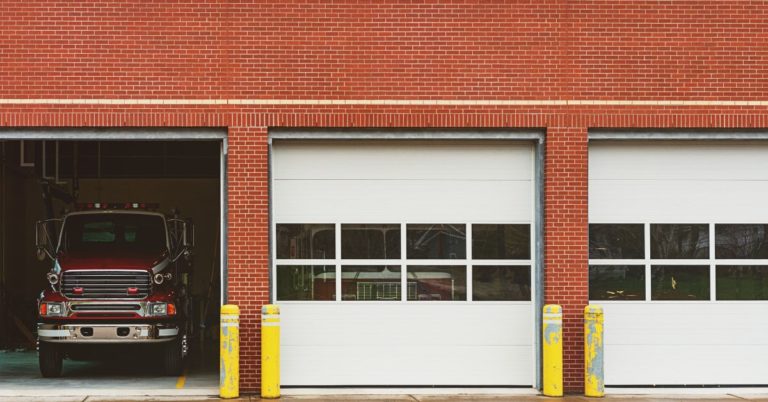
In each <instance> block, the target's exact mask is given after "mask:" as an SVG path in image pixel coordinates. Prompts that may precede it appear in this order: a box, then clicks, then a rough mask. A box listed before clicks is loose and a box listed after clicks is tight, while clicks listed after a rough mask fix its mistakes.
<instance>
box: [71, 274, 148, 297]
mask: <svg viewBox="0 0 768 402" xmlns="http://www.w3.org/2000/svg"><path fill="white" fill-rule="evenodd" d="M150 281H151V279H150V277H149V272H146V271H67V272H64V274H63V275H62V277H61V292H62V293H64V296H67V297H68V298H70V299H143V298H145V297H147V296H148V295H149V287H150ZM80 288H82V289H80ZM131 288H135V292H130V293H129V289H131Z"/></svg>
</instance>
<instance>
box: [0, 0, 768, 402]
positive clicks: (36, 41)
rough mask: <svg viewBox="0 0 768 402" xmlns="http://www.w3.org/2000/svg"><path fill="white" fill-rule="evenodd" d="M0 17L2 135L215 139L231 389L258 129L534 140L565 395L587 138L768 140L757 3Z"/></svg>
mask: <svg viewBox="0 0 768 402" xmlns="http://www.w3.org/2000/svg"><path fill="white" fill-rule="evenodd" d="M363 3H365V4H363ZM0 5H1V6H0V7H1V9H2V10H3V12H2V13H0V22H1V23H0V38H1V39H0V127H226V128H228V130H229V154H228V167H227V170H228V183H227V185H228V213H229V215H228V219H229V228H228V245H229V249H228V256H227V258H228V268H229V278H228V281H229V282H228V290H229V297H230V299H229V301H230V302H232V303H237V304H239V305H240V306H241V309H242V310H243V317H242V338H243V345H242V355H243V360H242V362H241V371H242V375H243V377H242V389H243V391H244V392H248V391H256V390H257V389H258V388H257V387H258V370H259V367H258V345H259V338H258V323H259V319H260V317H259V307H260V306H261V305H262V304H263V303H265V302H266V301H267V298H268V289H267V283H268V280H267V278H268V277H267V276H268V272H269V270H268V225H267V223H268V212H267V211H268V193H267V192H268V186H267V184H268V182H267V178H268V172H267V169H268V163H267V130H268V128H270V127H382V128H386V127H393V128H394V127H452V128H478V127H521V128H546V130H547V135H546V161H545V172H546V177H545V192H546V193H545V199H546V208H545V225H546V239H545V246H546V248H545V256H546V258H545V265H546V271H545V282H546V283H545V297H546V300H547V302H555V303H560V304H563V305H564V308H565V320H566V321H565V337H566V344H565V350H566V366H565V369H566V373H565V381H566V387H567V389H568V390H571V391H578V390H579V389H580V387H581V386H582V385H581V380H582V375H583V374H582V368H583V362H582V352H581V321H580V317H581V315H580V314H581V310H582V308H583V307H584V305H585V304H586V303H587V130H588V129H589V128H592V127H598V128H766V127H768V114H766V113H765V112H766V107H768V102H767V101H766V98H765V95H764V94H765V93H766V92H767V91H766V90H768V80H766V79H765V77H767V76H768V74H767V73H768V63H767V61H768V51H766V49H768V36H766V28H765V24H764V22H765V21H766V17H768V15H766V14H768V7H766V6H765V3H764V2H761V1H738V2H725V1H723V2H718V1H677V2H670V1H651V0H641V1H633V2H617V1H608V0H592V1H580V2H572V1H567V0H549V1H514V2H513V1H496V2H478V1H470V0H464V1H460V0H456V1H370V2H358V1H335V0H329V1H317V0H312V1H311V0H304V1H291V2H254V1H228V2H218V1H208V2H202V1H201V2H191V3H190V2H177V1H165V2H148V1H143V0H134V1H128V2H124V1H123V2H115V1H81V2H72V1H67V2H39V3H36V2H29V1H11V0H3V1H2V2H1V3H0ZM284 100H292V101H293V102H292V103H290V104H286V102H283V101H284ZM345 100H351V101H352V102H349V103H348V104H344V103H343V102H341V101H345ZM333 101H337V103H338V104H333Z"/></svg>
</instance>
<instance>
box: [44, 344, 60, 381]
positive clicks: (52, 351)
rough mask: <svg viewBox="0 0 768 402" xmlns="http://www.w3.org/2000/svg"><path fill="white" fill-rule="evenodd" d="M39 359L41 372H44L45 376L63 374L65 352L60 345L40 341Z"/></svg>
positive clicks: (50, 376)
mask: <svg viewBox="0 0 768 402" xmlns="http://www.w3.org/2000/svg"><path fill="white" fill-rule="evenodd" d="M38 360H39V362H40V374H42V375H43V377H45V378H53V377H60V376H61V366H62V360H64V354H63V353H62V352H61V349H60V348H59V347H58V346H56V345H53V344H49V343H46V342H40V350H39V351H38Z"/></svg>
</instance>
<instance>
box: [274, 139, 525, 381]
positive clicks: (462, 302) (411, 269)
mask: <svg viewBox="0 0 768 402" xmlns="http://www.w3.org/2000/svg"><path fill="white" fill-rule="evenodd" d="M273 150H274V181H273V186H274V187H273V191H274V193H273V194H274V198H273V200H274V204H273V205H274V209H273V213H274V222H275V226H274V228H273V230H274V233H275V239H276V241H275V242H274V243H275V250H274V255H275V256H276V259H275V266H274V267H273V278H274V279H275V280H274V281H273V286H274V287H273V292H274V294H275V295H276V299H277V303H278V304H279V305H280V307H281V313H282V315H281V321H282V343H281V353H282V355H281V356H282V362H281V364H282V365H281V380H282V383H283V384H284V385H286V386H318V385H321V386H329V385H330V386H333V385H339V386H343V385H353V386H397V385H416V386H418V385H427V386H428V385H454V386H461V385H488V386H511V385H526V386H531V385H532V384H533V381H534V370H535V369H534V367H535V364H534V362H535V360H534V347H533V337H534V335H533V334H534V331H533V328H534V325H533V305H532V300H533V286H532V277H533V275H532V267H533V264H534V261H533V256H534V251H533V243H534V242H533V241H531V239H532V238H533V236H532V234H533V215H534V213H533V211H534V205H533V204H534V202H533V201H534V199H533V186H534V181H533V180H532V179H533V171H534V169H533V165H534V149H533V146H532V145H529V144H527V143H526V144H520V143H512V142H493V143H491V142H447V143H446V142H417V141H411V142H394V141H393V142H384V141H379V142H349V141H346V142H292V141H286V142H277V141H276V142H275V144H274V147H273ZM403 289H405V290H403Z"/></svg>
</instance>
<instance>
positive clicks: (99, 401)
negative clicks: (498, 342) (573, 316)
mask: <svg viewBox="0 0 768 402" xmlns="http://www.w3.org/2000/svg"><path fill="white" fill-rule="evenodd" d="M262 400H263V399H261V398H259V397H258V396H243V397H241V398H237V399H226V400H224V399H219V398H214V397H187V398H177V397H131V398H125V399H116V398H107V397H99V396H87V397H62V398H51V397H35V398H33V397H0V401H2V402H49V401H51V402H129V401H156V402H182V401H191V402H200V401H231V402H256V401H262ZM264 400H269V401H275V399H264ZM600 400H604V401H606V402H622V401H628V402H655V401H658V402H675V401H700V400H705V401H707V402H716V401H745V400H748V401H766V402H768V394H759V395H756V394H753V395H748V394H745V395H740V394H722V395H607V396H606V397H605V398H587V397H584V396H581V395H570V396H565V397H563V398H548V397H544V396H528V395H322V396H314V395H301V396H283V397H282V398H280V399H279V400H278V401H296V402H336V401H340V402H353V401H365V402H406V401H408V402H455V401H483V402H484V401H488V402H500V401H516V402H517V401H519V402H576V401H578V402H583V401H589V402H599V401H600Z"/></svg>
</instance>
